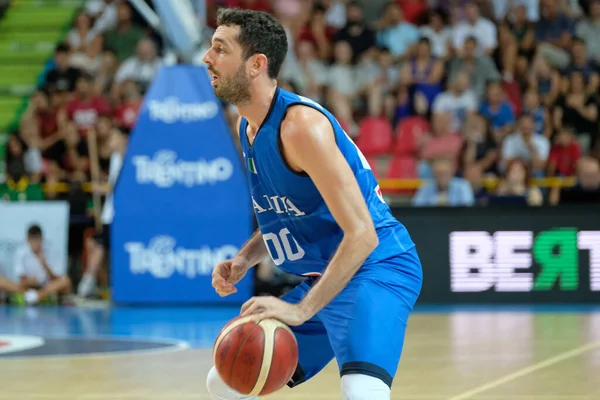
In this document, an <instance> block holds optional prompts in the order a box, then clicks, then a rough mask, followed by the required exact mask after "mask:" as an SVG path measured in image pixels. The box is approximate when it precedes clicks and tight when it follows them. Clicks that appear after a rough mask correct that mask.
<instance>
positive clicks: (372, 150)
mask: <svg viewBox="0 0 600 400" xmlns="http://www.w3.org/2000/svg"><path fill="white" fill-rule="evenodd" d="M358 132H359V133H358V138H357V140H356V145H357V146H358V147H359V148H360V150H361V151H362V152H363V153H364V154H365V156H376V155H382V154H388V153H390V152H391V150H392V146H393V139H392V125H391V124H390V123H389V121H387V120H386V119H384V118H375V117H367V118H365V119H363V120H362V121H361V122H360V125H359V127H358Z"/></svg>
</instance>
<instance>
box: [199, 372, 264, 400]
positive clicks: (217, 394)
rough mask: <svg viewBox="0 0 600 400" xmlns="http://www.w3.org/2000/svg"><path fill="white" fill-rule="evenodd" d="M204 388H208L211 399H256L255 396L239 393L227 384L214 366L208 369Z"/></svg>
mask: <svg viewBox="0 0 600 400" xmlns="http://www.w3.org/2000/svg"><path fill="white" fill-rule="evenodd" d="M206 388H207V389H208V393H209V394H210V397H211V398H212V399H213V400H258V398H257V397H249V396H244V395H243V394H239V393H238V392H236V391H235V390H233V389H231V388H230V387H229V386H227V385H226V384H225V382H223V380H222V379H221V377H220V376H219V374H218V373H217V370H216V369H215V367H212V368H211V369H210V371H208V376H207V377H206Z"/></svg>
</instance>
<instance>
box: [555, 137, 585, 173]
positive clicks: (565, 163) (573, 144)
mask: <svg viewBox="0 0 600 400" xmlns="http://www.w3.org/2000/svg"><path fill="white" fill-rule="evenodd" d="M579 158H581V147H580V146H579V143H577V140H575V134H574V132H573V130H572V129H571V128H569V127H563V128H562V129H561V130H560V131H559V132H558V134H557V135H556V138H555V139H554V144H553V145H552V149H551V150H550V156H549V157H548V176H573V175H575V169H576V165H577V160H579Z"/></svg>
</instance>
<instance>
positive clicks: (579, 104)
mask: <svg viewBox="0 0 600 400" xmlns="http://www.w3.org/2000/svg"><path fill="white" fill-rule="evenodd" d="M569 83H570V84H569V90H568V92H567V93H566V94H565V95H564V96H561V97H560V98H559V99H558V100H557V102H556V106H555V108H554V115H553V119H554V126H555V128H556V129H561V128H562V127H563V126H571V127H573V128H574V129H575V132H576V134H577V140H578V141H579V144H580V146H581V150H582V151H583V153H584V154H587V152H588V151H589V150H590V149H591V147H592V145H593V144H594V143H595V141H596V138H597V136H598V121H597V118H598V103H597V102H596V100H595V96H592V95H590V94H589V93H586V91H585V86H586V85H585V78H584V76H583V74H582V73H581V72H573V73H571V76H570V81H569Z"/></svg>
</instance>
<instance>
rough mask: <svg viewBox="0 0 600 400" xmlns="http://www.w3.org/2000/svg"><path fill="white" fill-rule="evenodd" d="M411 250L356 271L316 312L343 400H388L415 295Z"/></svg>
mask: <svg viewBox="0 0 600 400" xmlns="http://www.w3.org/2000/svg"><path fill="white" fill-rule="evenodd" d="M421 282H422V271H421V265H420V262H419V259H418V256H417V255H416V251H414V250H413V251H410V252H408V253H406V254H403V255H401V256H398V257H396V258H394V259H391V260H386V261H385V262H382V263H380V264H377V265H373V266H364V267H362V268H361V269H360V270H359V271H358V273H357V275H356V276H355V277H354V278H353V279H352V280H351V281H350V283H349V284H348V286H347V287H346V288H345V289H344V290H343V291H342V293H340V295H338V296H337V297H336V298H335V299H334V301H333V302H332V303H331V304H330V305H328V306H327V307H326V308H325V309H324V310H323V311H322V312H321V319H322V321H323V323H324V325H325V327H326V328H327V331H328V332H329V335H330V338H331V345H332V347H333V350H334V352H335V355H336V358H337V361H338V365H339V367H340V375H341V376H342V393H343V396H344V400H366V399H368V400H389V399H390V389H391V386H392V381H393V378H394V376H395V374H396V370H397V368H398V364H399V362H400V357H401V354H402V348H403V345H404V333H405V330H406V325H407V322H408V318H409V315H410V313H411V311H412V307H413V306H414V304H415V302H416V300H417V297H418V296H419V293H420V290H421Z"/></svg>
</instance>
